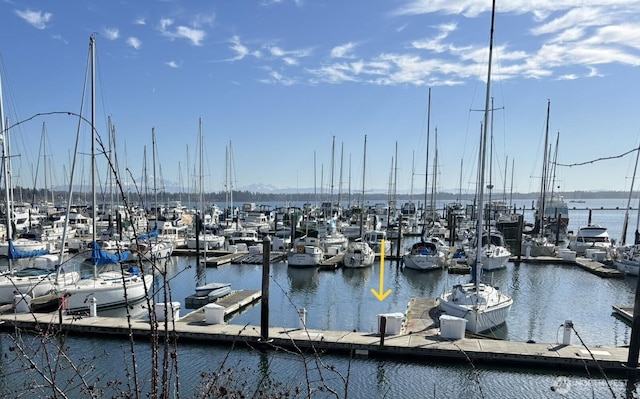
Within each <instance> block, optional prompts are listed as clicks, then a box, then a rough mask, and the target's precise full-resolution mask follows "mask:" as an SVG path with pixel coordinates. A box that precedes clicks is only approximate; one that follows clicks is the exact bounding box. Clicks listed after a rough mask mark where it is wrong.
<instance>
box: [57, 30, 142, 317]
mask: <svg viewBox="0 0 640 399" xmlns="http://www.w3.org/2000/svg"><path fill="white" fill-rule="evenodd" d="M89 50H90V62H91V188H92V205H93V209H96V203H97V199H96V149H95V145H96V136H95V134H96V130H95V36H93V35H92V36H91V37H90V39H89ZM92 224H93V229H92V241H93V243H92V245H93V249H92V256H91V264H90V265H89V266H90V268H91V271H92V275H91V277H89V278H83V279H80V280H78V281H77V282H76V283H75V284H72V285H67V286H65V287H64V288H63V289H62V290H61V293H62V294H63V297H64V298H66V299H65V303H66V309H67V310H69V311H79V310H85V309H87V308H88V307H89V303H90V302H95V304H96V307H97V308H98V309H99V308H108V307H116V306H122V305H124V304H126V303H129V302H133V301H136V300H140V299H142V298H144V297H146V295H147V290H148V289H149V288H150V287H151V286H152V283H153V275H152V274H144V273H141V272H140V271H139V270H137V269H136V268H130V269H129V270H125V269H124V268H123V266H122V264H121V261H123V260H124V259H123V258H124V255H123V254H117V255H116V254H108V253H106V252H104V251H103V250H101V249H100V248H99V246H98V244H97V240H96V231H97V230H96V217H95V215H94V217H93V218H92ZM125 253H126V252H125ZM109 267H110V270H109Z"/></svg>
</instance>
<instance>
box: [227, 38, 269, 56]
mask: <svg viewBox="0 0 640 399" xmlns="http://www.w3.org/2000/svg"><path fill="white" fill-rule="evenodd" d="M229 43H230V44H229V49H230V50H231V51H232V52H233V53H234V56H233V57H231V58H228V59H226V60H224V61H240V60H242V59H244V58H245V57H247V56H253V57H255V58H261V57H262V53H261V52H260V51H250V50H249V48H248V47H247V46H245V45H244V44H242V41H241V39H240V36H238V35H234V36H232V37H231V39H229Z"/></svg>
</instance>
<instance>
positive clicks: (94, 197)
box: [61, 35, 98, 273]
mask: <svg viewBox="0 0 640 399" xmlns="http://www.w3.org/2000/svg"><path fill="white" fill-rule="evenodd" d="M95 44H96V38H95V36H93V35H91V37H90V38H89V49H90V51H91V205H92V206H93V216H92V218H91V240H92V241H93V242H94V243H95V242H97V239H96V238H97V218H98V209H97V208H98V206H97V205H98V197H97V194H96V128H95V126H96V123H95V122H96V90H95V87H96V67H95V61H96V49H95ZM61 250H62V249H61ZM92 258H94V257H93V256H92ZM96 261H97V260H96V259H94V260H93V263H94V266H95V265H96ZM94 273H97V270H96V269H95V268H94Z"/></svg>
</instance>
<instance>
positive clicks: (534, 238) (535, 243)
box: [521, 100, 568, 256]
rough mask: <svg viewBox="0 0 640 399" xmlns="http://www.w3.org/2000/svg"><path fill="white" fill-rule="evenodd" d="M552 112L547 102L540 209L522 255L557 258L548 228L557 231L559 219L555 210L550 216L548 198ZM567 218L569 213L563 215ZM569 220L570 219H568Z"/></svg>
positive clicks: (526, 235) (525, 238)
mask: <svg viewBox="0 0 640 399" xmlns="http://www.w3.org/2000/svg"><path fill="white" fill-rule="evenodd" d="M550 110H551V101H550V100H548V101H547V122H546V129H545V136H544V155H543V157H542V178H541V185H540V199H539V200H538V209H537V211H536V222H535V227H534V228H533V229H532V230H531V231H525V232H524V233H525V234H523V236H522V245H521V255H528V256H555V254H556V247H555V245H554V244H552V243H551V242H549V241H548V240H547V234H546V233H547V230H551V229H552V227H551V226H549V227H547V223H548V222H552V223H553V225H554V227H553V229H554V230H557V227H556V225H557V222H556V221H554V219H555V218H556V217H557V215H555V212H557V209H555V210H554V215H549V214H548V212H549V209H548V208H547V206H550V205H551V199H552V198H548V197H547V195H548V193H547V192H548V188H549V184H550V171H549V165H550V162H549V152H548V151H547V148H548V141H549V114H550ZM563 216H564V217H565V218H567V213H566V212H565V213H564V215H563ZM567 220H568V219H567ZM564 231H565V233H566V224H565V225H564Z"/></svg>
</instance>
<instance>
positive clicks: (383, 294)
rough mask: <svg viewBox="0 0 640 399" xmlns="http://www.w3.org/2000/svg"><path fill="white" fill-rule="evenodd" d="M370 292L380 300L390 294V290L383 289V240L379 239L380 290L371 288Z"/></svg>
mask: <svg viewBox="0 0 640 399" xmlns="http://www.w3.org/2000/svg"><path fill="white" fill-rule="evenodd" d="M371 292H372V293H373V295H374V296H375V297H376V298H378V300H379V301H380V302H382V301H384V298H386V297H387V296H389V294H391V290H387V291H385V290H384V240H382V241H380V291H376V290H375V288H372V289H371Z"/></svg>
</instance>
